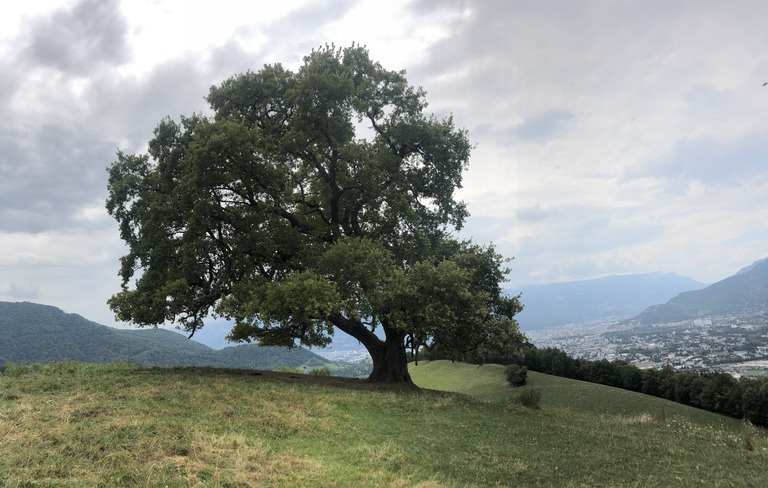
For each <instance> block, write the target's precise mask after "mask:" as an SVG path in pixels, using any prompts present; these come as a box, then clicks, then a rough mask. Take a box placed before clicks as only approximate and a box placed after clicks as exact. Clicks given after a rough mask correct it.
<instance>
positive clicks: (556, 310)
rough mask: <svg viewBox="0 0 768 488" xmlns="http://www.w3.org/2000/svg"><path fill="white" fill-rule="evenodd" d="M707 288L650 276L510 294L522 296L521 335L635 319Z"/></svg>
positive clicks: (549, 286) (688, 281)
mask: <svg viewBox="0 0 768 488" xmlns="http://www.w3.org/2000/svg"><path fill="white" fill-rule="evenodd" d="M705 286H707V285H705V284H703V283H699V282H698V281H694V280H692V279H691V278H686V277H682V276H678V275H676V274H674V273H648V274H632V275H622V276H607V277H604V278H598V279H594V280H583V281H571V282H567V283H552V284H547V285H530V286H524V287H522V288H520V290H517V291H515V290H508V291H509V292H510V293H511V294H516V293H520V292H522V294H523V295H522V297H521V301H522V302H523V304H524V305H525V309H523V311H522V312H520V313H519V314H518V315H517V317H516V318H517V321H518V322H519V324H520V329H521V330H522V331H534V330H541V329H545V328H548V327H557V326H561V325H566V324H579V323H584V322H591V321H595V320H601V319H607V318H610V317H622V316H631V315H636V314H638V313H640V312H642V311H643V310H644V309H645V308H646V307H648V306H649V305H653V304H655V303H661V302H664V301H666V300H669V299H670V298H672V297H674V296H675V295H677V294H679V293H680V292H684V291H689V290H698V289H701V288H704V287H705Z"/></svg>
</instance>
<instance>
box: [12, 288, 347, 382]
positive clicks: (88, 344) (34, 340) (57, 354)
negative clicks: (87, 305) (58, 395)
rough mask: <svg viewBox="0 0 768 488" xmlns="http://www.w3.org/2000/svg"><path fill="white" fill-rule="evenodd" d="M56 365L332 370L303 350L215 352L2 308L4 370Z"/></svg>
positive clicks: (44, 310) (174, 336)
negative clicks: (24, 365) (20, 364)
mask: <svg viewBox="0 0 768 488" xmlns="http://www.w3.org/2000/svg"><path fill="white" fill-rule="evenodd" d="M58 360H72V361H82V362H89V363H102V364H103V363H113V362H131V363H136V364H140V365H145V366H179V365H183V366H214V367H221V368H239V369H248V368H254V369H262V370H271V369H275V368H277V367H280V366H288V367H301V366H307V367H310V368H316V367H327V366H331V365H332V363H330V362H329V361H326V360H325V359H323V358H321V357H320V356H318V355H316V354H314V353H312V352H310V351H308V350H306V349H302V348H296V349H286V348H279V347H263V348H262V347H260V346H257V345H254V344H244V345H239V346H232V347H227V348H224V349H222V350H215V349H211V348H210V347H208V346H204V345H202V344H199V343H197V342H195V341H192V340H189V339H187V338H186V337H184V336H183V335H181V334H178V333H176V332H172V331H169V330H164V329H140V330H124V329H114V328H111V327H107V326H104V325H100V324H97V323H95V322H91V321H90V320H86V319H85V318H83V317H81V316H80V315H77V314H68V313H64V312H63V311H62V310H60V309H58V308H56V307H51V306H47V305H39V304H34V303H26V302H24V303H10V302H0V364H3V363H6V362H21V361H24V362H31V363H45V362H49V361H58Z"/></svg>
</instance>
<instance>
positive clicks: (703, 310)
mask: <svg viewBox="0 0 768 488" xmlns="http://www.w3.org/2000/svg"><path fill="white" fill-rule="evenodd" d="M766 313H768V258H766V259H761V260H759V261H756V262H754V263H753V264H752V265H750V266H747V267H745V268H743V269H741V270H740V271H739V272H738V273H736V274H735V275H733V276H731V277H729V278H726V279H724V280H722V281H718V282H717V283H714V284H712V285H710V286H708V287H706V288H704V289H702V290H696V291H689V292H686V293H681V294H679V295H677V296H675V297H674V298H672V299H671V300H669V301H668V302H666V303H664V304H661V305H653V306H651V307H648V308H647V309H646V310H645V311H643V312H642V313H641V314H639V315H638V316H637V317H635V318H634V319H633V320H636V321H639V322H641V323H643V324H658V323H665V322H679V321H682V320H691V319H695V318H698V317H705V316H716V315H721V316H727V315H738V314H749V315H764V314H766Z"/></svg>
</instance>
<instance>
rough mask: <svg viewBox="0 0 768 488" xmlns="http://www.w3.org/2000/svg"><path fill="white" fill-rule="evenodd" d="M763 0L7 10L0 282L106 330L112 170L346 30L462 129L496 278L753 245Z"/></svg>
mask: <svg viewBox="0 0 768 488" xmlns="http://www.w3.org/2000/svg"><path fill="white" fill-rule="evenodd" d="M765 19H768V2H764V1H762V0H754V1H742V0H733V1H728V2H723V1H708V0H637V1H635V0H626V1H608V0H584V1H572V0H551V1H548V0H542V1H536V2H532V1H518V0H478V1H452V0H449V1H443V0H441V1H437V0H392V1H388V2H382V1H381V0H375V1H372V0H338V1H336V0H328V1H306V0H282V1H281V2H266V1H252V2H244V1H241V0H234V1H233V0H218V1H217V2H203V1H190V0H124V1H118V0H114V1H113V0H74V1H43V0H28V1H25V2H3V5H2V6H0V73H2V75H0V300H2V301H31V302H35V303H43V304H47V305H54V306H57V307H59V308H61V309H63V310H64V311H66V312H69V313H77V314H80V315H82V316H84V317H86V318H88V319H90V320H93V321H95V322H98V323H101V324H105V325H118V326H121V325H124V324H119V323H116V322H115V320H114V317H113V314H112V312H111V311H110V310H109V309H108V307H107V305H106V301H107V299H108V298H109V297H110V296H111V295H112V294H114V293H116V292H118V291H119V289H120V279H119V277H118V269H119V260H120V257H121V256H122V255H123V254H125V253H126V248H125V247H124V245H123V243H122V242H121V241H120V239H119V235H118V228H117V223H116V222H115V221H114V220H113V219H112V218H111V217H110V216H109V215H108V214H107V212H106V210H105V207H104V204H105V199H106V196H107V189H106V184H107V172H106V168H107V167H108V166H109V165H110V164H111V163H112V162H113V161H115V159H116V157H115V154H116V152H117V150H118V149H120V150H122V151H123V152H126V153H141V152H144V151H145V149H146V144H147V142H148V141H149V139H150V138H151V137H152V131H153V129H154V128H155V126H156V125H157V124H158V123H159V122H160V120H161V119H162V118H163V117H165V116H170V117H172V118H174V119H176V120H178V119H179V117H180V116H181V115H191V114H192V113H197V112H202V113H210V111H209V109H208V107H207V104H206V102H205V100H204V97H205V96H206V95H207V93H208V90H209V87H210V86H211V85H218V84H220V83H221V82H222V81H224V80H225V79H227V78H229V77H231V76H234V75H236V74H239V73H243V72H245V71H246V70H252V71H256V70H259V69H260V68H261V67H263V66H264V65H265V64H274V63H281V64H282V65H283V66H285V67H286V68H288V69H291V70H296V69H297V68H298V67H299V66H300V65H301V63H302V58H303V56H305V55H307V54H308V53H309V52H311V50H312V49H314V48H318V47H320V46H322V45H325V44H330V43H334V44H335V45H336V46H339V47H346V46H350V45H351V44H352V43H353V42H354V43H357V44H361V45H364V46H366V47H367V48H368V50H369V52H370V56H371V58H372V59H373V60H375V61H378V62H380V63H381V64H382V65H383V66H384V67H385V68H387V69H390V70H401V69H405V70H406V71H407V78H408V81H409V83H410V84H412V85H414V86H420V87H422V88H423V89H424V90H425V91H426V93H427V101H428V102H429V106H428V107H427V111H428V112H430V113H434V114H435V115H437V116H439V117H445V116H447V115H449V114H453V117H454V121H455V123H456V125H457V126H459V127H463V128H465V129H467V130H468V132H469V138H470V140H471V142H472V143H473V144H474V145H475V149H474V150H473V153H472V156H471V159H470V163H469V168H468V170H467V171H466V173H465V174H464V181H463V187H462V188H461V189H459V190H458V191H457V196H458V198H460V199H462V200H464V201H465V202H466V203H467V206H468V210H469V212H470V214H471V215H470V217H469V219H468V220H467V223H466V225H465V227H464V229H462V230H461V232H460V233H459V236H460V237H466V238H472V239H473V240H474V241H475V242H478V243H483V244H486V243H491V242H493V243H494V244H495V245H496V248H497V250H498V251H499V252H500V253H502V254H503V255H504V256H507V257H509V258H512V257H514V260H513V261H512V262H511V263H510V267H511V268H512V272H511V273H510V274H509V276H508V279H509V282H508V283H507V284H506V285H505V286H506V287H509V288H512V289H514V288H515V287H519V286H523V285H529V284H540V283H553V282H563V281H574V280H584V279H592V278H598V277H603V276H607V275H616V274H631V273H650V272H657V271H661V272H675V273H677V274H679V275H682V276H688V277H691V278H693V279H695V280H698V281H701V282H704V283H713V282H716V281H719V280H721V279H724V278H727V277H729V276H731V275H733V274H734V273H735V272H736V271H738V269H740V268H741V267H743V266H747V265H749V264H751V263H752V262H754V261H756V260H758V259H761V258H764V257H766V256H768V137H767V136H768V86H763V83H765V82H766V81H768V28H766V25H765Z"/></svg>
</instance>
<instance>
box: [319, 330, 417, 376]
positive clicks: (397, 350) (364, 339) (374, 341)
mask: <svg viewBox="0 0 768 488" xmlns="http://www.w3.org/2000/svg"><path fill="white" fill-rule="evenodd" d="M331 323H333V325H335V326H336V327H338V328H339V329H340V330H341V331H342V332H345V333H347V334H349V335H351V336H352V337H354V338H355V339H357V340H358V341H360V342H361V343H362V344H363V346H365V348H366V349H367V350H368V353H369V354H370V355H371V359H372V360H373V371H372V372H371V375H370V376H368V379H366V381H367V382H369V383H400V384H404V385H411V386H414V385H413V381H412V380H411V375H410V373H408V356H407V355H406V353H405V334H404V333H402V332H398V331H396V330H394V329H392V328H390V327H388V326H387V325H386V324H383V325H382V327H383V330H384V334H385V340H384V341H382V340H381V339H379V338H378V337H377V336H376V334H374V333H373V332H371V331H370V330H368V328H367V327H365V325H363V324H361V323H360V322H356V321H353V320H350V319H347V318H344V317H341V316H340V315H335V316H333V317H331Z"/></svg>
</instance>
